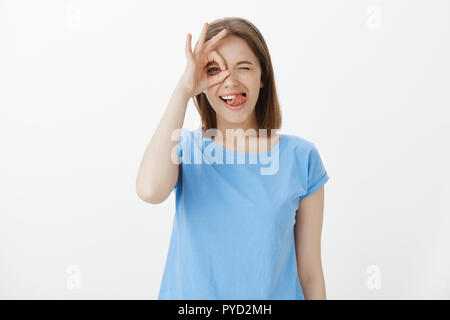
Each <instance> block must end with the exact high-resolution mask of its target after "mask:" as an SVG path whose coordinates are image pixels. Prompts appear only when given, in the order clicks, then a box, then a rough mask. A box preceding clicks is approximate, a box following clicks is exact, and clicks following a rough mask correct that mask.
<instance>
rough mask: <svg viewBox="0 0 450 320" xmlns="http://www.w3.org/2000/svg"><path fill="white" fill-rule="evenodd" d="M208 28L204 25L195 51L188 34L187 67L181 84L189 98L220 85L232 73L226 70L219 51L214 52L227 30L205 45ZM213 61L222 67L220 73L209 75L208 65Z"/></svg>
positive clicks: (206, 24)
mask: <svg viewBox="0 0 450 320" xmlns="http://www.w3.org/2000/svg"><path fill="white" fill-rule="evenodd" d="M208 27H209V25H208V23H205V24H204V25H203V29H202V32H201V34H200V37H199V39H198V41H197V43H196V44H195V47H194V51H192V48H191V40H192V35H191V34H190V33H188V34H187V37H186V47H185V51H186V58H187V65H186V69H185V70H184V73H183V75H182V77H181V79H180V83H181V85H182V86H183V87H184V88H185V90H186V93H187V94H188V96H189V97H192V96H195V95H198V94H200V93H201V92H203V91H204V90H205V89H207V88H209V87H211V86H213V85H215V84H217V83H220V82H221V81H223V80H224V79H225V77H226V76H228V75H229V73H230V71H229V70H227V69H226V66H225V61H224V59H223V57H222V56H221V55H220V54H219V52H217V50H214V48H215V47H216V46H217V44H218V42H219V41H220V40H221V39H223V38H224V37H225V36H226V34H227V29H223V30H222V31H220V32H219V33H218V34H216V35H215V36H214V37H213V38H211V39H210V40H208V41H206V43H205V38H206V32H207V31H208ZM212 61H215V62H216V63H217V64H218V65H219V66H220V69H221V71H220V72H218V73H214V74H208V73H207V72H206V65H207V64H208V63H209V62H212Z"/></svg>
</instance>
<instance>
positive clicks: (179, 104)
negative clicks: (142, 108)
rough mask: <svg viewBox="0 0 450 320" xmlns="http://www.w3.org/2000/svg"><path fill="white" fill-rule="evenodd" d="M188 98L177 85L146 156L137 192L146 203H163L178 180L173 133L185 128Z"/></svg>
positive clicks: (140, 168)
mask: <svg viewBox="0 0 450 320" xmlns="http://www.w3.org/2000/svg"><path fill="white" fill-rule="evenodd" d="M189 98H190V97H189V96H188V95H187V94H186V93H185V90H184V88H182V87H181V86H180V84H179V82H178V83H177V86H176V88H175V90H174V91H173V93H172V96H171V98H170V101H169V104H168V105H167V107H166V110H165V111H164V114H163V116H162V118H161V120H160V122H159V124H158V126H157V128H156V130H155V132H154V133H153V136H152V138H151V140H150V142H149V144H148V146H147V148H146V150H145V152H144V155H143V158H142V161H141V164H140V166H139V170H138V175H137V178H136V191H137V193H138V195H139V196H140V197H141V198H142V199H144V200H147V201H149V200H150V201H152V202H155V203H158V202H161V201H163V200H164V199H165V198H166V197H167V196H168V194H169V193H170V192H171V190H172V188H173V186H172V184H174V182H176V179H177V177H178V164H177V163H174V161H172V150H173V149H174V148H175V147H177V145H178V140H176V141H175V140H174V141H173V140H172V138H171V136H172V133H173V132H174V131H175V130H176V129H180V128H182V126H183V122H184V117H185V114H186V108H187V103H188V101H189Z"/></svg>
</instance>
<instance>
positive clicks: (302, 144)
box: [281, 133, 315, 152]
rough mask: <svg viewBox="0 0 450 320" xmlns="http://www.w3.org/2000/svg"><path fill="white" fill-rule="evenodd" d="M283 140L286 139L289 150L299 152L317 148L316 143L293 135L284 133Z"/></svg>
mask: <svg viewBox="0 0 450 320" xmlns="http://www.w3.org/2000/svg"><path fill="white" fill-rule="evenodd" d="M281 135H282V138H283V139H285V141H286V145H287V147H288V148H289V149H292V150H295V151H297V152H305V151H310V150H311V149H314V148H315V143H314V142H313V141H311V140H309V139H306V138H304V137H301V136H299V135H296V134H292V133H282V134H281Z"/></svg>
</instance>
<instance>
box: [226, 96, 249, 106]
mask: <svg viewBox="0 0 450 320" xmlns="http://www.w3.org/2000/svg"><path fill="white" fill-rule="evenodd" d="M245 101H247V97H244V96H243V95H242V94H235V95H234V98H233V99H232V100H227V104H228V105H230V106H237V105H240V104H243V103H244V102H245Z"/></svg>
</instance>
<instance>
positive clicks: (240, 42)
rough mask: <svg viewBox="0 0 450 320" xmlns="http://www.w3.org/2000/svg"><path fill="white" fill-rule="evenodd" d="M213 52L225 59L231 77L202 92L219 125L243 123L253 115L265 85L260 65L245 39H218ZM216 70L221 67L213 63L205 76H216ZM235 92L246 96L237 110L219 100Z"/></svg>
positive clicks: (230, 37) (232, 36)
mask: <svg viewBox="0 0 450 320" xmlns="http://www.w3.org/2000/svg"><path fill="white" fill-rule="evenodd" d="M216 50H217V52H218V53H219V54H220V55H221V56H222V58H223V59H224V62H225V66H226V68H227V69H228V70H229V71H230V74H229V75H228V76H227V77H226V78H225V79H224V80H223V81H222V82H219V83H218V84H215V85H214V86H211V87H209V88H207V89H206V90H205V91H204V93H205V95H206V97H207V99H208V101H209V103H210V104H211V106H212V108H213V109H214V111H215V112H216V116H217V123H218V124H219V123H221V124H227V123H228V124H239V123H243V122H246V121H248V120H249V118H250V117H252V116H254V109H255V105H256V102H257V100H258V96H259V90H260V88H262V87H263V85H264V84H263V83H262V81H261V66H260V65H259V61H258V58H257V57H256V56H255V55H254V53H253V51H252V50H251V49H250V47H249V46H248V44H247V42H246V41H245V40H244V39H242V38H239V37H237V36H234V35H230V36H227V37H225V38H223V39H222V40H220V42H219V43H218V45H217V47H216ZM243 61H245V62H243ZM219 71H220V65H219V64H217V62H215V61H214V62H212V63H211V64H209V65H208V66H207V68H206V72H207V73H208V75H215V74H217V73H218V72H219ZM235 92H245V94H246V96H245V99H246V102H245V104H244V105H243V107H240V108H238V109H237V108H232V107H228V106H227V104H226V103H225V102H224V101H223V100H222V99H221V98H220V97H221V96H222V97H223V96H227V95H231V94H232V93H235Z"/></svg>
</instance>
